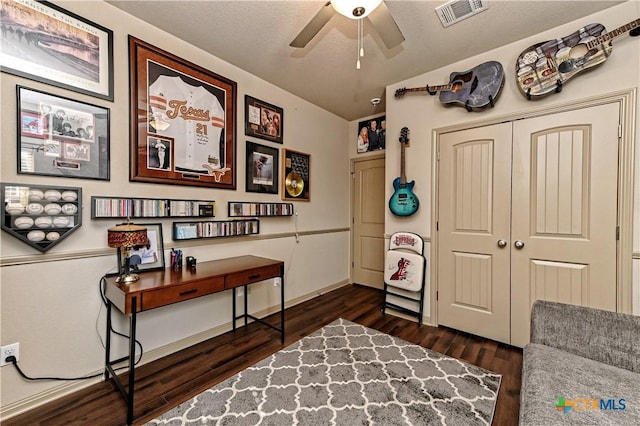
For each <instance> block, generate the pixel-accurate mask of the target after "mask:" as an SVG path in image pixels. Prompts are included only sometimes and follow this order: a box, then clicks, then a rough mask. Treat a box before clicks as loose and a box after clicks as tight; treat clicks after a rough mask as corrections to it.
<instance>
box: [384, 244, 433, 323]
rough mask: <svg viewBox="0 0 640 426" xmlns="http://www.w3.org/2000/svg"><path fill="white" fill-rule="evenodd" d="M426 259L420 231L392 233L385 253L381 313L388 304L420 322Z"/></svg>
mask: <svg viewBox="0 0 640 426" xmlns="http://www.w3.org/2000/svg"><path fill="white" fill-rule="evenodd" d="M426 263H427V261H426V259H425V257H424V242H423V241H422V238H421V237H420V236H419V235H417V234H414V233H411V232H396V233H394V234H392V235H391V239H390V241H389V250H388V251H387V253H386V255H385V270H384V304H383V306H382V313H383V315H384V314H386V310H387V308H388V309H393V310H395V311H397V312H401V313H403V314H406V315H410V316H415V317H416V318H417V319H418V324H420V325H422V313H423V311H424V307H423V302H424V287H425V271H426Z"/></svg>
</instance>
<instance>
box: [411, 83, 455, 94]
mask: <svg viewBox="0 0 640 426" xmlns="http://www.w3.org/2000/svg"><path fill="white" fill-rule="evenodd" d="M452 89H453V84H441V85H439V86H429V85H427V86H425V87H412V88H410V89H404V91H406V92H429V93H435V92H443V91H450V90H452Z"/></svg>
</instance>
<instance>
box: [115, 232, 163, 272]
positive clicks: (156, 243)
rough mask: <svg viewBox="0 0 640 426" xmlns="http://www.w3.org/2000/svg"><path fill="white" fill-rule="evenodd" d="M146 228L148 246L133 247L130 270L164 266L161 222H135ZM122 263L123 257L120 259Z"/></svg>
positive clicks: (147, 269) (137, 270)
mask: <svg viewBox="0 0 640 426" xmlns="http://www.w3.org/2000/svg"><path fill="white" fill-rule="evenodd" d="M136 225H140V226H145V227H146V228H147V238H148V239H149V247H146V246H145V247H135V248H134V249H132V250H131V252H130V256H131V257H130V260H129V264H130V265H131V270H132V272H146V271H157V270H160V269H164V268H165V262H164V239H163V237H162V224H161V223H136ZM122 262H123V263H122V264H124V259H123V260H122Z"/></svg>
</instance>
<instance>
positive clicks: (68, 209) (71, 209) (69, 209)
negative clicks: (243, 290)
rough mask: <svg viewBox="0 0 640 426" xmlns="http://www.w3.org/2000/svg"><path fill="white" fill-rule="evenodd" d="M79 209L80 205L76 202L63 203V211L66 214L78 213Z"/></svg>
mask: <svg viewBox="0 0 640 426" xmlns="http://www.w3.org/2000/svg"><path fill="white" fill-rule="evenodd" d="M77 211H78V207H76V205H75V204H69V203H67V204H63V205H62V213H64V214H76V212H77Z"/></svg>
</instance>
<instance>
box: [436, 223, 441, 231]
mask: <svg viewBox="0 0 640 426" xmlns="http://www.w3.org/2000/svg"><path fill="white" fill-rule="evenodd" d="M439 230H440V222H438V221H436V232H437V231H439Z"/></svg>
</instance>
